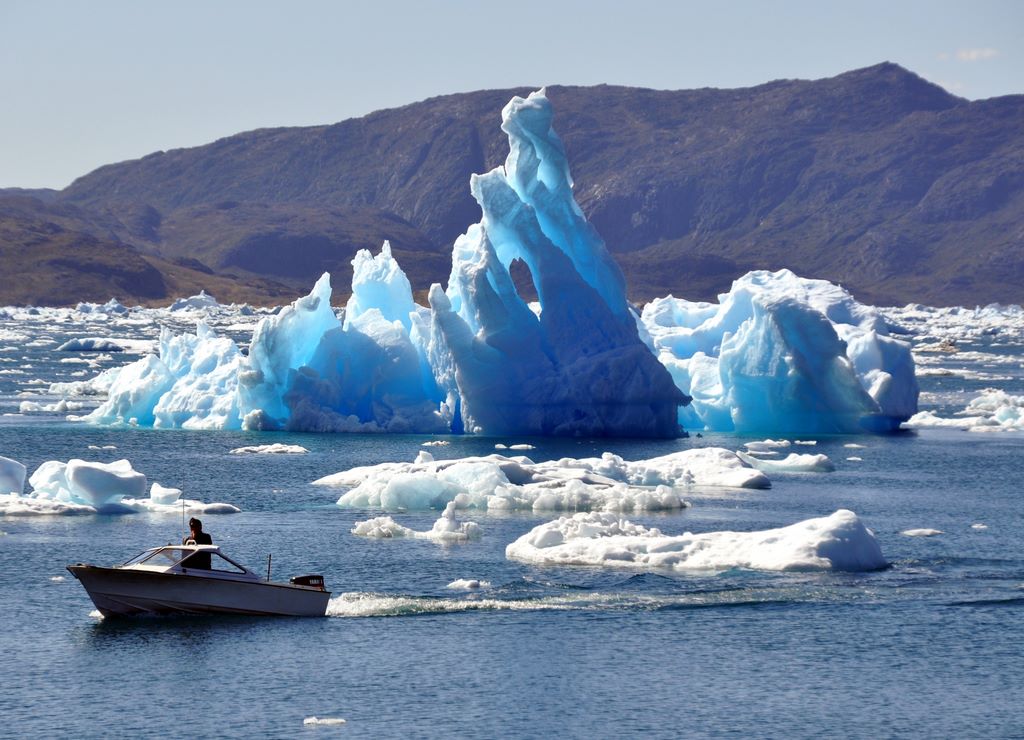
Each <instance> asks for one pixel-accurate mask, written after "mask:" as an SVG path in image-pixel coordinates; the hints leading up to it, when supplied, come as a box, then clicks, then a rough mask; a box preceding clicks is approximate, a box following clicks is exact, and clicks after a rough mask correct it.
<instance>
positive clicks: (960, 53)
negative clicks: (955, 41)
mask: <svg viewBox="0 0 1024 740" xmlns="http://www.w3.org/2000/svg"><path fill="white" fill-rule="evenodd" d="M997 56H999V52H998V51H997V50H996V49H991V48H988V47H986V48H984V49H957V50H956V59H957V61H958V62H981V61H984V60H986V59H993V58H994V57H997Z"/></svg>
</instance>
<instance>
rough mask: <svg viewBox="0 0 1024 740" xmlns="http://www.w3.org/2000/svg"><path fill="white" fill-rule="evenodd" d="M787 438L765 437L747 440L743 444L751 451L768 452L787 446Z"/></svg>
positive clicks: (788, 442) (788, 443)
mask: <svg viewBox="0 0 1024 740" xmlns="http://www.w3.org/2000/svg"><path fill="white" fill-rule="evenodd" d="M789 445H790V441H789V440H788V439H765V440H762V441H760V442H747V443H746V444H744V445H743V446H744V447H746V448H747V449H748V450H750V451H751V452H768V451H772V450H778V449H782V448H785V447H789Z"/></svg>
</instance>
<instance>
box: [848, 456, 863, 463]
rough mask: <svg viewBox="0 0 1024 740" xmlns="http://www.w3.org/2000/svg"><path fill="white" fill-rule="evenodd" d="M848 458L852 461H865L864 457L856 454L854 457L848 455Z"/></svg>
mask: <svg viewBox="0 0 1024 740" xmlns="http://www.w3.org/2000/svg"><path fill="white" fill-rule="evenodd" d="M846 459H847V460H849V461H850V462H864V458H863V457H856V456H854V457H848V458H846Z"/></svg>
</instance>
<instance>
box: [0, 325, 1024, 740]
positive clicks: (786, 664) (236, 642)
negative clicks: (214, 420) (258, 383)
mask: <svg viewBox="0 0 1024 740" xmlns="http://www.w3.org/2000/svg"><path fill="white" fill-rule="evenodd" d="M69 331H70V329H69ZM57 338H59V337H57ZM51 350H52V348H50V350H47V349H46V348H41V349H38V350H28V351H26V350H24V349H23V348H22V345H21V344H19V347H18V348H17V349H15V348H14V347H13V346H12V345H11V343H8V344H7V345H5V348H4V349H3V351H2V352H0V356H7V357H15V358H18V361H17V362H15V363H8V364H7V365H5V367H15V368H31V369H30V370H26V374H25V375H24V376H23V377H21V376H17V375H4V376H0V406H3V405H4V404H6V408H4V410H6V411H10V410H11V409H12V408H16V407H17V403H18V400H19V398H20V397H18V396H17V395H16V394H17V393H19V392H22V391H23V390H24V389H25V387H26V385H25V382H26V379H31V378H36V377H44V378H48V379H52V378H54V377H59V376H60V375H61V373H62V372H66V367H65V368H61V366H60V365H59V359H60V358H59V357H57V356H56V355H55V354H54V353H53V352H52V351H51ZM998 351H999V352H1003V353H1019V354H1021V355H1024V350H1021V348H1019V347H1010V348H1006V347H1004V348H1000V349H999V350H998ZM23 357H27V358H28V359H26V360H21V358H23ZM123 361H124V360H123V359H122V360H117V362H123ZM1012 373H1013V376H1014V379H1013V380H1012V381H1010V382H1008V383H1003V384H1001V387H1005V388H1006V389H1007V390H1009V391H1011V392H1015V393H1021V392H1024V388H1022V384H1021V380H1020V373H1021V370H1020V367H1019V364H1018V365H1017V366H1016V367H1015V368H1014V369H1013V370H1012ZM951 382H954V383H956V385H957V386H959V387H957V388H952V387H949V384H950V383H951ZM4 384H6V385H4ZM923 386H924V387H925V389H926V390H928V391H929V392H932V393H936V395H935V396H934V398H936V399H938V403H939V404H941V403H953V399H954V397H955V395H956V394H957V393H969V391H970V390H971V383H970V381H960V380H956V381H950V379H948V378H937V379H934V380H931V379H928V382H927V383H923ZM963 405H964V403H963V402H960V403H959V407H960V408H962V407H963ZM424 441H425V438H422V437H413V436H409V437H399V436H394V437H382V436H354V435H353V436H343V435H338V436H317V435H286V434H263V435H260V434H250V433H231V432H217V433H205V432H175V431H153V430H140V429H131V430H105V429H97V428H93V427H88V426H83V425H76V424H70V423H67V422H64V421H61V420H60V417H59V416H57V415H43V416H39V417H33V416H8V417H3V418H0V455H4V456H7V457H11V458H14V459H17V460H20V461H21V462H23V463H25V464H26V465H27V466H28V467H29V470H30V472H31V471H32V470H33V469H34V468H35V467H36V466H37V465H38V464H40V463H41V462H43V461H45V460H67V459H69V458H72V457H83V458H86V459H93V460H99V461H109V460H113V459H118V458H121V457H125V458H128V459H129V460H131V462H132V464H133V466H134V467H135V469H137V470H139V471H142V472H144V473H146V475H147V476H148V477H149V479H150V480H157V481H159V482H161V483H162V484H164V485H169V486H175V487H180V488H182V489H184V491H185V495H186V496H187V497H189V498H199V499H201V500H204V501H208V502H210V501H225V502H228V503H232V504H235V505H236V506H238V507H240V508H241V509H242V513H241V514H234V515H220V516H207V517H205V522H206V529H207V530H208V531H210V532H211V533H212V534H213V537H214V540H215V541H216V542H217V543H218V544H221V545H222V546H223V547H224V548H225V550H226V551H227V552H228V553H229V554H232V555H234V556H235V557H236V558H237V559H239V560H241V561H242V562H244V563H247V564H249V565H250V566H251V567H253V568H254V569H256V570H260V569H261V568H263V567H265V563H266V556H267V554H268V553H272V554H273V567H274V573H275V574H276V575H277V576H279V577H281V578H284V577H286V576H288V575H293V574H297V573H303V572H322V573H323V574H324V575H325V577H326V579H327V583H328V587H329V588H330V590H331V591H332V592H333V593H334V595H335V597H336V598H335V600H334V601H333V602H332V605H331V608H330V612H331V614H332V616H329V617H327V618H324V619H280V618H279V619H253V618H202V619H192V618H152V619H141V620H133V621H116V620H101V619H98V618H96V617H95V616H91V613H92V612H93V605H92V604H91V602H90V601H89V599H88V596H87V595H86V593H85V591H84V590H83V589H82V588H81V586H80V585H79V584H78V582H77V581H76V580H75V579H74V578H73V577H71V576H70V574H68V573H67V571H65V570H64V568H65V566H66V565H67V564H69V563H74V562H79V561H88V562H94V563H98V564H112V563H117V562H122V561H124V560H125V559H127V558H128V557H130V556H131V555H134V554H135V553H136V552H138V551H140V550H142V549H144V548H145V547H148V546H152V545H155V544H161V543H164V542H172V541H176V540H178V539H179V538H180V537H181V534H182V529H181V519H180V517H179V516H171V515H123V516H76V517H34V518H0V613H2V614H3V615H4V618H3V627H2V629H0V653H2V655H3V661H2V665H3V669H2V674H3V678H4V680H3V688H2V690H0V717H2V718H3V723H2V725H0V736H10V737H22V736H37V737H38V736H46V737H55V736H57V737H96V736H114V735H123V736H131V737H153V736H157V735H168V734H170V735H189V736H197V737H198V736H209V737H214V736H215V737H251V736H275V737H291V736H299V737H313V736H325V737H327V736H335V735H338V736H352V737H379V736H385V737H388V736H403V737H504V736H515V737H551V736H566V737H621V736H640V735H643V736H645V737H666V738H667V737H681V736H719V735H743V736H758V737H760V736H773V737H780V736H795V737H812V736H815V737H820V736H823V735H829V736H854V737H876V736H883V737H891V736H904V735H914V736H932V737H960V736H998V737H1006V736H1020V735H1024V648H1022V645H1024V548H1022V545H1021V543H1022V542H1024V518H1022V516H1021V514H1020V509H1021V500H1022V491H1021V486H1020V484H1019V474H1020V467H1021V463H1022V455H1021V452H1022V449H1024V445H1022V442H1024V440H1022V438H1021V436H1019V435H1012V434H968V433H966V432H958V431H945V430H935V431H931V430H928V431H922V432H918V433H907V434H902V435H896V436H891V437H874V436H865V437H856V438H849V437H843V438H821V439H819V440H818V444H817V445H816V447H815V450H814V451H816V452H824V453H825V454H828V455H829V456H830V457H831V458H832V459H833V460H834V461H835V462H836V465H837V467H838V470H837V471H836V472H834V473H829V474H808V475H795V474H793V475H780V474H775V475H772V480H773V487H772V488H771V489H770V490H767V491H722V490H717V491H716V490H713V489H705V490H693V491H690V492H689V493H688V494H687V499H688V500H689V501H690V502H691V503H692V507H691V508H689V509H686V510H684V511H683V512H681V513H677V514H671V515H658V516H630V517H629V518H630V519H631V520H633V521H638V522H642V523H644V524H648V525H654V526H657V527H659V528H661V529H662V531H664V532H665V533H671V534H676V533H681V532H683V531H687V530H690V531H694V532H702V531H712V530H721V529H737V530H753V529H762V528H767V527H775V526H782V525H786V524H790V523H793V522H795V521H798V520H800V519H806V518H809V517H815V516H821V515H825V514H828V513H831V512H832V511H834V510H835V509H837V508H840V507H845V508H850V509H852V510H854V511H856V512H857V513H858V514H859V515H860V516H861V518H862V519H863V520H864V521H865V523H866V524H867V525H868V526H869V527H870V528H871V529H872V530H873V531H874V532H875V534H876V536H877V537H878V540H879V542H880V544H881V547H882V551H883V553H884V554H885V555H886V558H887V559H888V560H889V561H890V562H891V563H892V567H891V568H889V569H887V570H884V571H880V572H875V573H866V574H842V573H837V574H833V573H825V574H821V573H815V574H776V573H756V572H749V571H741V570H730V571H727V572H723V573H714V574H712V573H702V574H694V575H682V574H676V573H670V572H654V573H631V572H623V571H609V570H600V569H590V568H550V567H545V568H541V567H532V566H526V565H522V564H519V563H516V562H512V561H508V560H506V559H505V556H504V549H505V546H506V545H507V544H508V543H509V542H511V541H512V540H514V539H515V538H517V537H519V536H520V535H522V534H523V533H525V532H527V531H528V530H529V529H531V528H532V527H534V526H536V525H537V524H539V523H542V522H544V521H548V520H550V519H551V518H552V516H549V515H543V516H537V515H534V514H532V513H519V514H508V515H503V516H496V515H488V514H481V513H464V514H461V515H460V518H461V519H473V520H476V521H478V522H479V523H480V524H481V526H482V527H483V531H484V534H483V537H482V538H481V539H480V540H478V541H475V542H471V543H468V544H460V545H452V546H441V545H438V544H435V543H433V542H430V541H423V540H369V539H364V538H358V537H355V536H353V535H351V534H350V533H349V530H350V529H351V528H352V526H353V524H354V522H356V521H359V520H363V519H366V518H368V517H370V516H375V515H377V514H378V513H379V512H376V511H358V510H344V509H340V508H338V507H336V506H335V505H334V501H335V500H336V499H337V496H338V495H339V493H340V492H339V491H335V490H331V489H325V488H318V487H315V486H312V485H310V481H313V480H315V479H316V478H319V477H321V476H323V475H326V474H329V473H333V472H337V471H339V470H342V469H345V468H348V467H352V466H354V465H366V464H373V463H377V462H383V461H387V460H409V459H412V458H413V457H414V456H415V455H416V453H417V452H418V451H419V450H420V449H423V448H422V447H421V444H422V442H424ZM450 441H451V444H450V445H449V446H447V447H436V448H430V449H431V451H432V452H433V453H434V454H435V455H437V456H438V457H442V456H443V457H461V456H465V455H470V454H486V453H489V452H491V451H492V450H493V445H494V443H495V442H499V441H500V442H505V443H511V442H531V443H532V444H535V445H536V446H537V449H536V450H533V451H531V452H530V453H529V454H530V455H531V456H532V457H534V458H535V459H547V458H557V457H562V456H573V457H583V456H590V455H595V454H599V453H600V452H602V451H604V450H610V451H613V452H616V453H618V454H621V455H623V456H625V457H628V458H632V459H637V458H643V457H650V456H653V455H658V454H664V453H666V452H669V451H672V450H675V449H680V448H685V447H688V446H692V445H721V446H726V447H730V448H733V449H735V448H737V447H739V446H740V445H741V444H742V442H744V441H747V438H742V437H736V436H731V435H710V434H709V435H705V437H704V438H702V439H696V438H691V439H684V440H677V441H666V442H637V441H629V440H602V441H583V440H523V439H514V440H512V439H501V440H495V439H468V438H451V440H450ZM270 442H286V443H289V444H300V445H303V446H304V447H306V448H308V449H309V450H310V453H309V454H308V455H282V456H240V455H230V454H229V451H230V450H231V449H233V448H235V447H239V446H242V445H247V444H266V443H270ZM849 443H857V444H862V445H864V448H863V449H850V448H846V447H844V445H845V444H849ZM89 445H98V446H102V445H115V446H116V447H117V449H116V450H107V451H97V450H89V449H88V447H89ZM797 449H798V450H799V449H800V448H797ZM803 451H809V450H807V449H805V450H803ZM852 456H857V457H861V458H862V460H861V461H851V460H847V458H848V457H852ZM394 517H395V518H396V520H397V521H399V522H400V523H402V524H405V525H406V526H409V527H412V528H414V529H421V530H422V529H429V527H430V525H431V524H432V522H433V521H434V519H436V518H437V512H423V513H398V514H394ZM975 524H983V525H986V526H987V528H985V529H981V528H975V527H973V526H972V525H975ZM921 527H925V528H934V529H939V530H942V531H943V532H944V534H941V535H938V536H934V537H908V536H906V535H903V534H901V532H903V531H904V530H907V529H910V528H921ZM459 578H475V579H482V580H486V581H489V582H490V584H491V586H490V587H489V588H484V589H480V590H478V591H473V592H466V591H453V590H451V589H448V588H447V587H446V586H447V585H448V584H449V583H450V582H452V581H454V580H456V579H459ZM312 716H316V717H321V718H324V717H330V718H343V719H345V720H346V724H344V725H342V726H336V727H308V726H305V725H304V724H303V720H304V719H305V718H308V717H312Z"/></svg>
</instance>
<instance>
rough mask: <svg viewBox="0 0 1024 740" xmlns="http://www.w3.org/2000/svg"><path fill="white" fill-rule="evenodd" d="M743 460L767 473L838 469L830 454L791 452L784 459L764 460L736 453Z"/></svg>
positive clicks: (826, 471)
mask: <svg viewBox="0 0 1024 740" xmlns="http://www.w3.org/2000/svg"><path fill="white" fill-rule="evenodd" d="M736 454H737V455H738V456H739V458H740V459H741V460H743V462H745V463H747V464H748V465H750V466H751V467H753V468H757V469H758V470H762V471H764V472H766V473H830V472H832V471H833V470H835V469H836V466H835V464H834V463H833V462H832V461H831V460H829V458H828V455H822V454H818V455H800V454H797V453H795V452H794V453H791V454H789V455H786V457H784V458H783V459H782V460H763V459H761V458H758V457H754V456H753V455H747V454H746V453H743V452H737V453H736Z"/></svg>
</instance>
